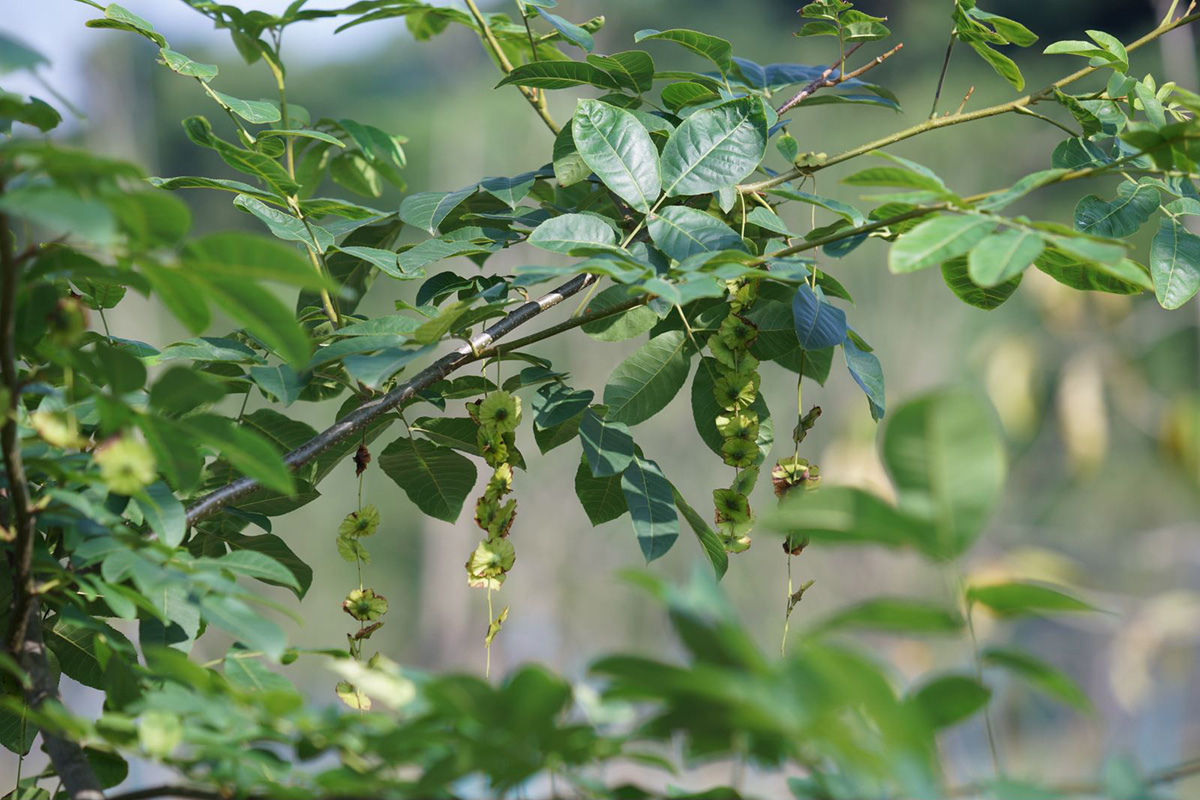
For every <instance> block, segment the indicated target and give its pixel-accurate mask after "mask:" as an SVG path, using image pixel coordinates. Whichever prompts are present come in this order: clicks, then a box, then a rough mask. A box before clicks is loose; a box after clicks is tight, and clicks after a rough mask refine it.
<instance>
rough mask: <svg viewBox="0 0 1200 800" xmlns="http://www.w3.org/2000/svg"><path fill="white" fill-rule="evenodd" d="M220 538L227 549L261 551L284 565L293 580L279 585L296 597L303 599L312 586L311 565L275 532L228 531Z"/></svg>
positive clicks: (268, 581)
mask: <svg viewBox="0 0 1200 800" xmlns="http://www.w3.org/2000/svg"><path fill="white" fill-rule="evenodd" d="M213 535H215V534H213ZM220 538H221V540H222V541H224V542H225V544H227V545H229V549H230V550H231V551H233V552H239V551H250V552H255V553H262V554H263V555H265V556H268V557H269V558H270V559H271V560H272V561H274V562H276V563H278V564H282V565H283V566H284V567H286V568H287V570H288V572H290V573H291V575H292V578H293V579H294V580H289V581H286V582H284V583H282V584H281V585H283V586H287V587H289V588H291V589H292V591H294V592H295V593H296V597H298V598H300V599H303V598H304V595H305V594H306V593H307V592H308V588H309V587H310V586H312V581H313V571H312V567H310V566H309V565H308V564H305V563H304V561H303V560H301V558H300V556H298V555H296V553H295V552H294V551H293V550H292V548H290V547H288V545H287V543H286V542H285V541H283V539H281V538H279V537H278V536H276V535H275V534H273V533H264V534H260V535H258V536H247V535H245V534H241V533H230V534H222V535H221V536H220ZM266 582H267V583H270V582H271V581H270V580H266Z"/></svg>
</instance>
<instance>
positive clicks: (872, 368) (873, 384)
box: [842, 336, 887, 422]
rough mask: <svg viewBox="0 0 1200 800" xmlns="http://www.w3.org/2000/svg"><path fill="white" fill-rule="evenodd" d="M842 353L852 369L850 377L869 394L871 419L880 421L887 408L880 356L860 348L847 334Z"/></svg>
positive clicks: (848, 366) (849, 368)
mask: <svg viewBox="0 0 1200 800" xmlns="http://www.w3.org/2000/svg"><path fill="white" fill-rule="evenodd" d="M842 355H843V356H844V357H845V359H846V369H847V370H849V371H850V377H851V378H853V379H854V382H855V383H857V384H858V387H859V388H860V389H862V390H863V394H865V395H866V396H867V403H868V404H869V405H870V408H871V419H873V420H875V421H876V422H878V421H879V420H881V419H883V415H884V413H885V411H886V409H887V404H886V402H887V401H886V398H885V395H884V387H883V365H881V364H880V363H879V358H878V357H877V356H876V355H875V354H874V353H869V352H867V351H866V350H862V349H860V348H859V347H858V345H856V344H855V343H854V340H853V338H852V337H850V336H847V337H846V339H845V341H843V342H842Z"/></svg>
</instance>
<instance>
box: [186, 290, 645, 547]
mask: <svg viewBox="0 0 1200 800" xmlns="http://www.w3.org/2000/svg"><path fill="white" fill-rule="evenodd" d="M599 280H600V278H599V276H597V275H579V276H577V277H575V278H572V279H571V280H569V281H567V282H566V283H564V284H563V285H562V286H559V287H558V288H557V289H555V290H553V291H552V292H549V293H548V294H544V295H542V296H541V297H539V298H538V299H537V300H531V301H530V302H528V303H525V304H524V305H522V306H519V307H518V308H516V309H515V310H514V311H512V313H510V314H508V315H507V316H505V317H504V318H503V319H501V320H500V321H499V322H497V323H496V324H494V325H492V326H491V327H489V328H487V329H486V330H484V331H483V332H482V333H479V334H477V335H475V336H473V337H471V339H470V341H468V342H467V343H466V344H464V345H462V346H461V347H459V348H458V349H456V350H454V351H452V352H450V353H447V354H446V355H445V356H442V357H441V358H440V359H438V360H437V361H435V362H434V363H433V364H431V365H430V366H429V367H427V368H426V369H424V370H423V371H421V372H420V373H418V374H417V375H415V376H414V377H413V378H412V380H410V381H407V382H406V383H403V384H401V385H399V386H397V387H396V388H394V389H392V390H391V391H390V392H388V393H387V394H385V395H384V396H383V397H380V398H377V399H375V400H370V401H368V402H366V403H363V404H362V405H361V406H359V407H358V408H357V409H355V410H354V411H352V412H350V413H349V414H347V415H346V416H345V417H343V418H342V419H340V420H338V421H337V422H335V423H334V424H333V425H331V426H330V427H328V428H326V429H325V430H324V431H322V432H321V433H319V434H318V435H317V436H316V437H314V438H313V439H311V440H309V441H308V442H306V443H304V444H303V445H301V446H300V447H298V448H296V449H295V450H293V451H292V452H290V453H288V454H287V455H286V456H285V457H284V462H285V463H286V464H287V465H288V466H289V467H291V468H292V469H297V468H299V467H301V466H303V465H305V464H307V463H309V462H310V461H312V460H313V459H314V458H316V457H317V456H318V455H320V454H321V453H323V452H325V451H326V450H328V449H329V448H330V447H332V446H333V445H335V444H336V443H338V442H339V441H341V440H342V439H344V438H346V437H347V436H351V435H353V434H355V433H358V432H360V431H362V430H363V429H364V428H366V427H367V426H369V425H370V424H371V423H372V422H374V421H375V420H377V419H379V418H380V417H382V416H384V415H385V414H388V413H389V412H391V411H392V410H393V409H395V408H396V407H398V406H400V405H402V404H403V403H405V402H406V401H408V400H409V399H410V398H412V397H413V396H414V395H416V394H417V393H418V392H420V391H422V390H423V389H427V388H429V387H430V386H432V385H433V384H434V383H437V382H438V381H440V380H441V379H442V378H444V377H446V376H447V375H449V374H450V373H452V372H454V371H455V370H457V369H459V368H460V367H463V366H465V365H467V364H470V363H472V362H474V361H479V360H481V359H484V358H490V357H491V356H493V355H498V354H500V353H502V352H509V351H510V350H512V349H514V348H513V347H507V348H505V349H503V350H501V349H500V348H498V347H495V346H494V345H495V342H496V341H497V340H499V339H500V338H502V337H504V336H506V335H508V334H509V333H511V332H512V331H514V330H516V329H517V328H519V327H521V326H522V325H524V324H525V323H527V322H529V321H530V320H532V319H534V318H536V317H537V316H539V315H540V314H541V313H542V312H544V311H546V310H548V309H551V308H553V307H554V306H556V305H558V304H559V303H561V302H562V301H563V300H565V299H567V298H568V297H571V296H573V295H576V294H578V293H579V292H581V291H583V290H584V289H586V288H588V287H589V286H592V285H593V284H595V283H596V282H597V281H599ZM636 300H637V302H633V301H630V303H629V304H627V305H625V304H623V305H619V306H613V307H611V308H606V309H604V310H603V311H600V312H597V313H595V314H581V315H580V316H577V317H572V318H571V319H569V320H567V321H566V322H563V323H561V324H559V325H556V326H554V328H553V329H547V331H552V332H547V331H543V332H541V333H539V334H534V335H533V336H529V337H526V338H525V339H523V340H520V341H518V342H514V343H513V345H514V346H516V345H521V344H532V343H533V342H536V341H541V340H542V339H544V338H546V337H547V336H552V335H554V334H557V333H562V332H563V331H567V330H571V329H572V328H577V327H579V326H580V325H583V324H585V323H588V322H592V321H594V320H598V319H604V318H605V317H610V316H613V315H614V314H618V313H620V312H622V311H625V310H627V309H628V308H633V307H634V306H635V305H640V304H641V303H645V302H647V301H648V300H649V296H648V295H647V296H646V298H645V299H641V298H636ZM258 488H259V484H258V482H257V481H255V480H253V479H252V478H240V479H238V480H236V481H234V482H233V483H230V484H229V485H227V486H224V487H222V488H220V489H217V490H216V491H213V492H211V493H209V494H207V495H205V496H204V497H201V498H200V499H199V500H197V501H196V502H195V503H193V504H192V505H190V506H189V507H188V509H187V521H188V524H189V525H195V524H196V523H197V522H199V521H201V520H203V519H205V518H207V517H210V516H212V515H213V514H215V513H217V512H218V511H220V510H221V509H222V508H224V507H225V506H227V505H229V504H231V503H234V502H236V501H238V500H240V499H241V498H243V497H246V496H247V495H249V494H250V493H251V492H254V491H255V490H257V489H258Z"/></svg>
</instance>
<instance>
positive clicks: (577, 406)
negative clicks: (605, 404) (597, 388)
mask: <svg viewBox="0 0 1200 800" xmlns="http://www.w3.org/2000/svg"><path fill="white" fill-rule="evenodd" d="M593 397H595V392H593V391H592V390H591V389H579V390H576V389H572V388H571V387H569V386H567V385H566V384H565V383H548V384H546V385H544V386H542V387H541V388H539V389H538V390H537V394H535V395H534V398H533V411H534V414H535V416H534V424H535V425H536V426H537V427H538V428H553V427H555V426H557V425H561V424H563V423H564V422H566V421H567V420H569V419H571V418H572V417H576V416H581V415H582V414H583V413H584V412H585V411H586V410H587V407H588V404H589V403H591V402H592V398H593Z"/></svg>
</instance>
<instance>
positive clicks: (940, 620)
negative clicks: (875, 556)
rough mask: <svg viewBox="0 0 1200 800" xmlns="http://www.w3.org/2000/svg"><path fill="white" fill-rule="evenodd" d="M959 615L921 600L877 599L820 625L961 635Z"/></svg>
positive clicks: (824, 628) (824, 627)
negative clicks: (959, 633)
mask: <svg viewBox="0 0 1200 800" xmlns="http://www.w3.org/2000/svg"><path fill="white" fill-rule="evenodd" d="M963 624H964V621H963V618H962V616H961V615H960V614H958V613H957V612H954V611H950V610H948V609H945V608H942V607H941V606H936V605H932V604H930V603H927V602H925V601H922V600H910V599H908V598H901V597H878V598H874V599H872V600H867V601H866V602H864V603H859V604H858V605H855V606H851V607H850V608H847V609H843V610H842V611H838V612H837V613H835V614H833V615H832V616H829V617H826V618H825V619H824V620H822V621H821V622H820V623H818V624H817V626H816V630H817V631H819V632H821V633H826V632H829V631H847V630H850V631H879V632H883V633H902V634H920V633H958V632H959V631H961V630H962V629H963Z"/></svg>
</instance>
